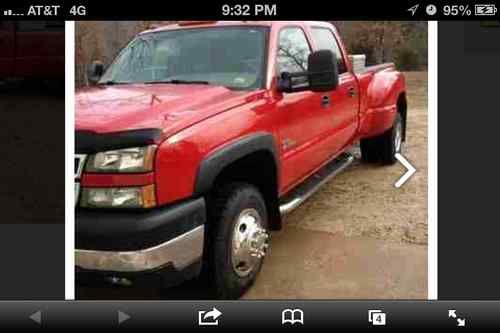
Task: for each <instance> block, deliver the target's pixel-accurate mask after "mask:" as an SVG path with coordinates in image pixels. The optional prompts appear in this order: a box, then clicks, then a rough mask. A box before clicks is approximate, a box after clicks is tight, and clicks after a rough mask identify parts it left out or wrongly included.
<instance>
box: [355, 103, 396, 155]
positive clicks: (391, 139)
mask: <svg viewBox="0 0 500 333" xmlns="http://www.w3.org/2000/svg"><path fill="white" fill-rule="evenodd" d="M404 131H405V129H404V122H403V118H402V117H401V114H400V113H397V114H396V118H395V120H394V124H393V125H392V127H391V128H390V129H388V130H387V131H385V132H384V133H382V134H381V135H379V136H377V137H374V138H369V139H363V140H361V144H360V147H361V157H362V158H363V160H364V161H365V162H371V163H372V162H380V163H382V164H394V163H396V161H397V160H396V156H395V155H396V153H399V152H401V148H402V143H403V135H404ZM398 132H399V139H398V138H397V136H398ZM398 141H399V145H398V143H397V142H398Z"/></svg>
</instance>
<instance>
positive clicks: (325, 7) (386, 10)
mask: <svg viewBox="0 0 500 333" xmlns="http://www.w3.org/2000/svg"><path fill="white" fill-rule="evenodd" d="M495 2H496V3H497V7H498V1H487V2H486V3H495ZM255 3H257V4H277V14H278V16H271V17H270V16H263V15H259V16H255V15H254V13H253V10H252V11H251V12H252V13H251V14H252V15H250V16H245V17H241V16H223V15H222V6H223V5H225V4H229V5H231V6H234V5H236V4H240V5H246V4H248V5H251V6H252V8H253V5H254V4H255ZM473 3H474V1H466V0H465V1H464V0H461V1H456V2H455V3H448V4H449V5H464V4H471V7H470V9H471V10H472V12H473V11H474V8H473V6H472V4H473ZM23 4H25V5H23ZM31 4H45V5H52V4H61V6H62V8H61V10H60V12H59V15H58V17H52V19H66V20H96V19H101V20H146V19H148V20H169V19H170V20H214V19H219V20H245V19H260V20H266V19H268V20H412V19H415V20H429V19H430V20H471V19H473V17H472V16H464V15H457V16H445V15H444V14H443V12H442V11H438V13H437V14H436V15H432V16H429V15H427V14H426V11H425V7H426V6H427V5H428V4H435V5H436V6H438V7H441V6H443V5H445V4H444V3H440V2H439V1H414V0H410V1H401V0H399V1H384V2H380V1H363V2H360V3H357V4H354V3H352V4H350V3H347V2H336V1H324V0H312V1H311V0H309V1H307V2H304V3H297V2H295V1H289V0H258V1H253V0H246V1H245V0H210V1H184V2H182V1H175V2H165V1H148V2H147V3H139V2H136V1H121V2H120V3H119V5H117V3H116V2H111V1H108V2H104V1H90V0H74V1H51V2H46V1H42V0H32V1H26V0H25V1H20V0H3V1H2V3H1V4H0V14H1V13H3V10H4V9H13V10H15V12H16V13H27V8H28V5H31ZM416 4H419V8H418V11H417V12H416V14H415V15H414V16H413V15H412V14H411V13H410V12H409V11H408V8H410V7H413V6H415V5H416ZM73 5H85V6H86V8H87V11H86V15H85V16H77V17H75V16H73V15H71V13H70V9H71V8H72V6H73ZM22 19H30V20H33V19H46V18H37V17H33V16H30V17H26V16H25V17H23V18H22Z"/></svg>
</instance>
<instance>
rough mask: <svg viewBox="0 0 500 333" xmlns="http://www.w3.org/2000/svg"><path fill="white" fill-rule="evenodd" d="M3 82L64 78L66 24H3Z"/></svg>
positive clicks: (0, 27) (0, 72)
mask: <svg viewBox="0 0 500 333" xmlns="http://www.w3.org/2000/svg"><path fill="white" fill-rule="evenodd" d="M0 49H1V50H2V52H1V53H0V80H2V79H11V78H37V79H40V78H43V79H56V78H57V79H60V78H64V22H63V21H18V22H13V21H0Z"/></svg>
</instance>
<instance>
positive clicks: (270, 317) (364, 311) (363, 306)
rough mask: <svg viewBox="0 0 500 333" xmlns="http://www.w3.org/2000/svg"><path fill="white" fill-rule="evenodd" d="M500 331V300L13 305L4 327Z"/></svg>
mask: <svg viewBox="0 0 500 333" xmlns="http://www.w3.org/2000/svg"><path fill="white" fill-rule="evenodd" d="M39 326H43V327H47V328H71V327H78V328H94V327H95V328H99V327H102V328H113V327H124V328H125V327H130V328H139V327H144V328H193V327H200V326H212V327H224V328H240V327H245V328H286V327H304V328H306V327H307V328H326V329H332V328H366V327H372V326H377V327H380V326H385V327H393V328H452V327H474V328H493V327H497V328H499V327H500V301H453V302H451V301H195V302H188V301H178V302H176V301H47V302H38V301H36V302H31V301H13V302H8V301H4V302H0V328H30V327H32V328H34V327H39Z"/></svg>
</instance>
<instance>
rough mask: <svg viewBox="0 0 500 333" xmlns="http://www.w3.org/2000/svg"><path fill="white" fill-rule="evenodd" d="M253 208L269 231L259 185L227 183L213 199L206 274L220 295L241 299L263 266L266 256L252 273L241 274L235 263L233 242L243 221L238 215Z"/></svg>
mask: <svg viewBox="0 0 500 333" xmlns="http://www.w3.org/2000/svg"><path fill="white" fill-rule="evenodd" d="M249 210H251V211H252V212H254V211H255V212H257V213H258V215H260V217H261V224H262V228H263V229H265V231H266V234H267V231H268V216H267V211H266V205H265V202H264V199H263V197H262V195H261V194H260V192H259V190H258V189H257V188H256V187H255V186H253V185H250V184H246V183H240V182H233V183H229V184H225V185H222V186H221V187H220V189H218V190H216V191H215V193H214V194H213V195H212V197H211V199H210V203H209V218H210V221H209V225H208V234H207V236H208V239H207V242H206V248H205V249H206V252H205V253H207V254H208V258H207V266H206V271H205V275H208V276H207V277H208V279H209V282H210V289H211V292H212V293H213V294H214V296H215V297H216V298H218V299H237V298H239V297H240V296H242V295H243V294H244V293H245V291H246V290H248V288H250V287H251V286H252V284H253V283H254V282H255V279H256V277H257V275H258V273H259V272H260V269H261V267H262V264H263V260H264V257H262V258H261V259H259V260H260V262H259V263H258V264H257V265H256V266H255V267H254V268H253V269H252V270H251V271H249V273H248V275H246V276H240V275H238V274H237V273H236V269H235V268H234V265H233V257H232V244H233V237H234V235H235V233H236V231H235V228H236V226H237V223H239V221H240V220H239V219H238V217H240V216H241V214H242V213H244V212H247V211H249ZM266 244H267V241H266ZM266 247H267V246H266Z"/></svg>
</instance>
